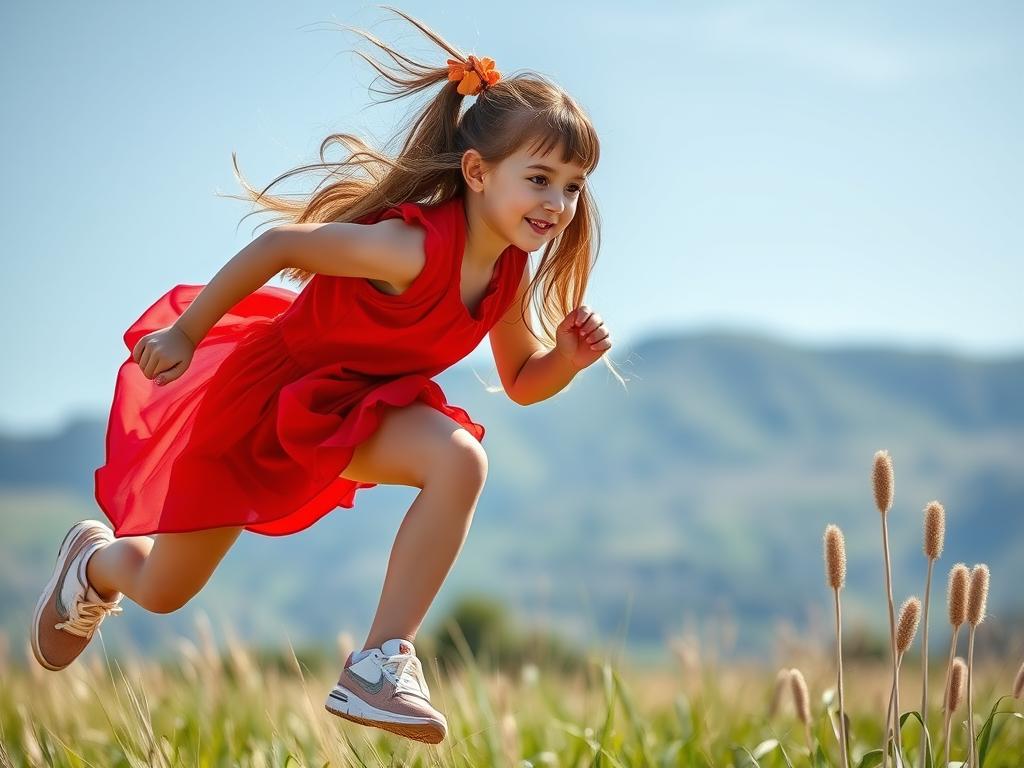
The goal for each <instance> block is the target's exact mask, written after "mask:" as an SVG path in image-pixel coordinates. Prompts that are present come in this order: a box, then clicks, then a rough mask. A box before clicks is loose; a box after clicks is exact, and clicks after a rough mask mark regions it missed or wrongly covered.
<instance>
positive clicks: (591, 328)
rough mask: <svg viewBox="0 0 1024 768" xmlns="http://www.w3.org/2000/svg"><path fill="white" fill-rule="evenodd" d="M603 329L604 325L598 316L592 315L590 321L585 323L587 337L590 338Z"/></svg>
mask: <svg viewBox="0 0 1024 768" xmlns="http://www.w3.org/2000/svg"><path fill="white" fill-rule="evenodd" d="M603 327H604V323H603V322H602V320H601V317H600V315H592V316H591V318H590V320H589V321H588V322H587V328H586V333H587V335H588V336H592V335H593V334H595V333H597V332H598V331H599V330H600V329H601V328H603Z"/></svg>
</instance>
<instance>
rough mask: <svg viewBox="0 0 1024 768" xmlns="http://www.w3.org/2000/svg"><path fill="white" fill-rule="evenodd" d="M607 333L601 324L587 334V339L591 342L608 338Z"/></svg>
mask: <svg viewBox="0 0 1024 768" xmlns="http://www.w3.org/2000/svg"><path fill="white" fill-rule="evenodd" d="M608 335H609V334H608V329H607V328H605V327H604V326H603V325H602V326H601V327H600V328H597V329H595V330H594V332H593V333H591V334H590V335H589V336H587V341H588V342H590V343H591V344H593V343H594V342H596V341H600V340H601V339H606V338H608Z"/></svg>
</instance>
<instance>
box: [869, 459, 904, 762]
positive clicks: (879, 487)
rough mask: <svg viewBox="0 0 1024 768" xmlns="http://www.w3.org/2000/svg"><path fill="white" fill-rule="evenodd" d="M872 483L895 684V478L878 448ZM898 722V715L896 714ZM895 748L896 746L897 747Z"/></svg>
mask: <svg viewBox="0 0 1024 768" xmlns="http://www.w3.org/2000/svg"><path fill="white" fill-rule="evenodd" d="M871 480H872V485H873V486H874V492H875V506H876V507H877V508H878V511H879V512H880V513H881V515H882V552H883V554H884V555H885V591H886V597H887V598H888V600H889V650H890V653H891V659H892V679H893V687H894V688H895V687H896V675H897V672H896V611H895V607H894V606H893V602H892V567H891V565H890V562H889V524H888V512H889V509H890V508H891V507H892V496H893V489H894V486H895V478H894V476H893V469H892V458H890V456H889V452H888V451H884V450H883V451H877V452H876V453H875V463H874V468H873V470H872V474H871ZM891 715H892V713H891V712H889V713H887V714H886V727H885V736H884V741H883V742H882V766H883V768H885V766H886V765H888V759H889V758H888V754H889V748H888V744H889V725H888V723H889V721H890V718H891ZM895 719H896V722H897V723H899V715H897V716H896V718H895ZM895 738H896V743H897V744H899V728H898V727H897V728H896V733H895ZM897 749H898V747H897Z"/></svg>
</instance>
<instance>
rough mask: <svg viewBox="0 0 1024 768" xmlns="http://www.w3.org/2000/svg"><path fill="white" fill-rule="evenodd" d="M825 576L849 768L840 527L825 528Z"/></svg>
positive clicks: (841, 743) (843, 545)
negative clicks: (830, 600)
mask: <svg viewBox="0 0 1024 768" xmlns="http://www.w3.org/2000/svg"><path fill="white" fill-rule="evenodd" d="M825 566H826V568H825V574H826V576H827V578H828V585H829V586H830V587H831V588H832V591H833V594H834V595H835V603H836V669H837V670H838V681H837V688H838V689H839V753H840V757H841V758H842V761H843V768H848V766H849V760H848V759H847V735H846V707H845V705H844V703H843V616H842V610H841V608H840V604H839V590H841V589H842V588H843V586H844V585H845V583H846V542H845V539H844V538H843V532H842V530H840V529H839V527H838V526H835V525H829V526H828V527H827V528H825Z"/></svg>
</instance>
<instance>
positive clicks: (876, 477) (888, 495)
mask: <svg viewBox="0 0 1024 768" xmlns="http://www.w3.org/2000/svg"><path fill="white" fill-rule="evenodd" d="M871 480H872V482H873V484H874V487H875V506H876V507H878V511H879V512H881V513H882V514H883V515H884V514H885V513H886V512H888V511H889V508H890V507H892V493H893V486H894V485H895V480H894V479H893V474H892V458H891V457H890V456H889V452H888V451H878V452H876V453H875V467H874V471H873V472H872V473H871Z"/></svg>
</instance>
